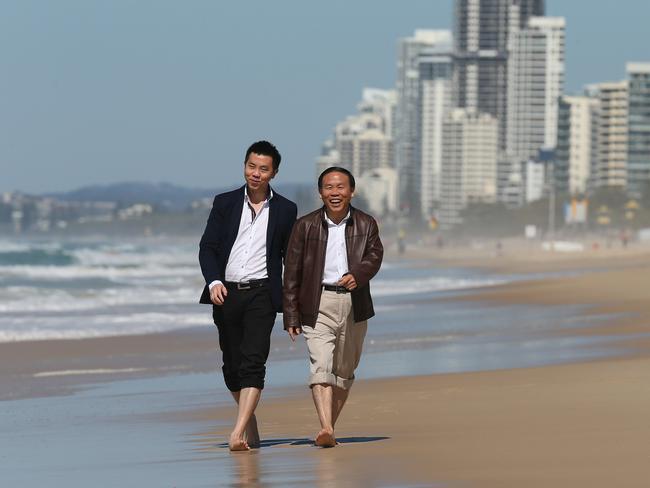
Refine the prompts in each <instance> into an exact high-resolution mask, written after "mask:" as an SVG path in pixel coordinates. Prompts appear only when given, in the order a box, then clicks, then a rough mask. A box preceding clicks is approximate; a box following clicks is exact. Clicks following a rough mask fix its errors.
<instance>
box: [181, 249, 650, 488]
mask: <svg viewBox="0 0 650 488" xmlns="http://www.w3.org/2000/svg"><path fill="white" fill-rule="evenodd" d="M463 259H465V260H466V262H468V261H470V260H471V259H470V258H467V257H465V258H463ZM455 262H456V263H457V262H458V260H455ZM493 264H494V263H492V265H493ZM498 265H499V267H500V268H501V269H504V270H508V271H511V272H516V271H518V270H521V269H522V268H526V269H530V268H531V266H536V265H537V263H535V262H531V261H526V260H525V259H523V258H520V259H517V260H512V261H510V262H508V261H507V259H502V260H501V261H500V262H499V263H498ZM576 266H577V267H580V268H593V269H599V271H594V272H589V273H587V274H582V275H578V276H566V277H562V278H554V279H547V280H541V281H531V282H524V283H516V284H509V285H505V286H499V287H495V288H490V289H485V290H483V291H479V292H477V293H475V294H472V295H470V296H467V295H465V296H463V297H460V298H454V299H459V300H480V301H483V302H485V301H487V302H491V303H534V304H562V303H583V304H592V308H591V309H590V310H588V312H587V313H591V312H593V313H615V314H621V315H619V316H618V318H616V319H614V320H611V321H608V322H606V323H604V324H600V323H599V324H598V325H594V327H591V328H586V329H583V330H582V331H581V332H580V333H583V334H612V333H613V334H617V335H621V336H622V337H621V341H622V342H623V343H624V344H625V345H626V346H629V347H630V348H631V351H632V352H631V354H630V355H629V357H625V358H614V359H606V360H598V361H591V362H586V363H581V364H568V365H560V366H547V367H541V368H528V369H515V370H502V371H489V372H479V373H466V374H465V373H464V374H449V375H433V376H420V377H408V378H398V379H389V380H368V381H363V380H361V381H358V382H357V383H356V385H355V387H354V389H353V391H352V393H351V396H350V400H349V402H348V405H347V406H346V408H345V410H344V412H343V415H342V417H341V420H340V422H339V425H338V426H337V435H338V437H339V439H341V440H342V444H341V445H340V446H338V447H337V448H335V449H329V450H322V449H318V448H315V447H310V446H309V445H308V439H311V438H313V436H314V434H315V433H316V432H317V430H318V425H317V418H316V414H315V412H314V408H313V404H312V402H311V399H310V396H309V392H308V390H307V389H304V390H302V391H296V392H295V393H294V394H293V395H287V396H286V397H283V398H280V399H272V400H268V401H265V402H263V403H262V405H261V406H260V408H259V418H260V422H261V432H262V436H263V438H264V439H267V442H268V443H269V446H270V445H273V444H274V442H273V439H280V440H286V439H289V441H286V442H282V441H280V442H278V445H279V446H280V447H285V448H286V449H288V450H290V451H291V452H290V454H289V455H290V456H292V457H295V458H296V460H297V462H302V461H300V460H303V459H304V460H305V461H307V460H308V461H309V463H310V465H312V466H315V467H314V470H315V471H314V475H315V478H316V480H320V485H322V486H329V484H330V483H332V486H334V485H337V486H346V485H344V484H341V483H345V482H348V483H349V484H348V485H347V486H379V485H381V484H395V483H397V486H409V485H414V486H477V487H495V488H496V487H522V486H525V487H549V486H553V487H583V486H584V487H611V486H626V487H637V486H638V487H646V486H648V483H649V480H650V463H649V462H648V461H650V452H649V451H648V447H647V446H648V439H650V422H649V421H648V415H649V414H648V412H650V388H648V381H649V379H650V373H649V371H650V348H649V346H650V340H648V339H647V338H644V339H641V340H640V339H638V338H635V339H634V340H633V339H631V338H629V337H628V336H630V337H631V336H635V337H636V336H638V335H643V334H650V260H649V259H647V256H646V255H645V253H640V254H635V255H634V256H628V255H626V256H624V258H623V259H621V260H618V261H616V260H615V259H614V258H611V257H610V259H608V260H607V261H606V262H603V261H602V260H601V259H599V258H594V259H587V260H586V262H585V261H584V260H574V261H566V260H565V258H564V256H562V257H560V258H558V259H556V260H555V261H553V259H549V260H548V262H547V263H546V265H545V266H544V268H543V269H545V270H549V269H554V270H562V269H565V270H569V269H575V268H576ZM306 367H307V365H306V364H305V368H306ZM187 415H188V416H190V417H192V418H203V419H204V420H210V419H212V420H217V419H219V420H220V421H221V422H227V420H228V419H229V418H230V417H231V416H232V415H233V409H230V408H223V409H218V410H213V411H203V412H193V413H191V414H187ZM227 433H228V428H227V427H226V426H225V424H222V425H221V427H219V428H218V429H215V430H212V431H205V432H202V433H200V435H199V436H198V437H197V444H199V445H200V448H201V449H207V450H210V449H214V450H218V449H223V444H222V443H223V442H224V440H225V439H226V437H225V436H226V435H227ZM292 443H293V444H294V445H292ZM276 447H277V446H276ZM263 451H264V449H262V450H261V452H260V453H257V454H251V453H244V454H238V455H233V459H234V457H235V456H257V455H261V454H263ZM252 459H254V458H252ZM233 462H237V463H241V464H242V465H244V466H246V463H247V461H239V460H236V461H233ZM241 474H242V475H243V476H247V472H246V470H244V471H243V472H242V473H241Z"/></svg>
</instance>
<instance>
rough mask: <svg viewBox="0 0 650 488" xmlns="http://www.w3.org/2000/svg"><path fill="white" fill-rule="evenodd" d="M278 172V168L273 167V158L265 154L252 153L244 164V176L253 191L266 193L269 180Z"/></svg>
mask: <svg viewBox="0 0 650 488" xmlns="http://www.w3.org/2000/svg"><path fill="white" fill-rule="evenodd" d="M276 173H277V170H274V169H273V158H272V157H271V156H266V155H264V154H257V153H250V154H249V156H248V159H247V160H246V163H245V164H244V178H245V179H246V185H247V186H248V189H249V190H250V191H251V192H257V191H261V192H264V193H266V192H267V191H268V187H269V181H271V180H272V179H273V177H274V176H275V174H276Z"/></svg>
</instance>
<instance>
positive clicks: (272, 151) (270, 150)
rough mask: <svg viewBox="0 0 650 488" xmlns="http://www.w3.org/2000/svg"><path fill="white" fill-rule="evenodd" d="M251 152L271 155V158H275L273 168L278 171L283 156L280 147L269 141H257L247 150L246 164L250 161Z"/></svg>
mask: <svg viewBox="0 0 650 488" xmlns="http://www.w3.org/2000/svg"><path fill="white" fill-rule="evenodd" d="M251 153H255V154H261V155H263V156H271V159H272V160H273V169H274V170H275V171H277V170H278V168H279V167H280V161H282V156H280V152H279V151H278V148H277V147H275V146H274V145H273V144H271V143H270V142H269V141H257V142H254V143H253V144H251V145H250V147H249V148H248V149H247V150H246V157H245V158H244V164H246V162H247V161H248V156H250V155H251Z"/></svg>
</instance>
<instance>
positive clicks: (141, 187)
mask: <svg viewBox="0 0 650 488" xmlns="http://www.w3.org/2000/svg"><path fill="white" fill-rule="evenodd" d="M242 184H243V183H242ZM273 187H274V188H276V190H277V191H278V192H279V193H281V194H282V195H284V196H286V197H287V198H289V199H291V200H294V201H296V202H298V201H300V202H302V201H304V200H305V198H311V196H312V195H313V194H314V193H315V191H316V190H315V185H314V184H309V183H286V184H279V185H273ZM233 188H234V187H233ZM229 189H232V188H220V189H217V188H213V189H205V188H187V187H183V186H179V185H174V184H172V183H142V182H123V183H112V184H107V185H90V186H84V187H81V188H78V189H76V190H72V191H69V192H61V193H48V194H47V195H44V196H49V197H53V198H57V199H60V200H65V201H75V202H90V201H95V202H96V201H102V202H118V203H119V204H121V205H132V204H134V203H149V204H151V205H154V206H156V207H158V208H163V209H168V210H171V211H175V210H183V209H185V208H187V207H188V206H189V205H190V203H191V202H192V201H194V200H198V199H200V198H212V197H213V196H214V195H216V194H217V193H221V192H223V191H227V190H229Z"/></svg>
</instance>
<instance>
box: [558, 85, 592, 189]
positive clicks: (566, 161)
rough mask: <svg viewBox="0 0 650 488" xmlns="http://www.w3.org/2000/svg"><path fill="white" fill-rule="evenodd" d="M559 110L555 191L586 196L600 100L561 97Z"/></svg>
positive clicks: (584, 97)
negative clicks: (595, 115) (595, 117)
mask: <svg viewBox="0 0 650 488" xmlns="http://www.w3.org/2000/svg"><path fill="white" fill-rule="evenodd" d="M558 107H559V108H558V122H557V144H556V151H555V168H554V172H553V173H554V184H555V189H556V191H558V192H560V193H569V194H571V195H580V194H585V193H586V192H587V184H588V181H589V178H590V174H591V161H592V134H593V132H594V127H593V124H594V114H595V113H596V112H597V110H598V99H597V98H594V97H591V96H588V95H584V96H562V97H561V98H560V100H559V103H558Z"/></svg>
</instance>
